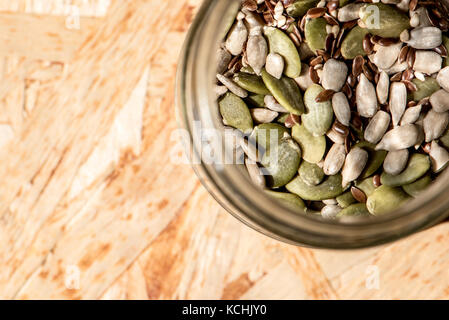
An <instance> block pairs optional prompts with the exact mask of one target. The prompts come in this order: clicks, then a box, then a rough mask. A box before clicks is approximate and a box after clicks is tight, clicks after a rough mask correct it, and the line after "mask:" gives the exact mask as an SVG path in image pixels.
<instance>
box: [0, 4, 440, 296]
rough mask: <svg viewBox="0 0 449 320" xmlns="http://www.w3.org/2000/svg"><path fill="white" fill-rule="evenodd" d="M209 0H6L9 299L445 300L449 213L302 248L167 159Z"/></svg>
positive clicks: (4, 154)
mask: <svg viewBox="0 0 449 320" xmlns="http://www.w3.org/2000/svg"><path fill="white" fill-rule="evenodd" d="M200 2H201V0H164V1H160V0H112V1H108V0H90V1H83V0H76V1H75V0H73V1H72V2H71V3H72V6H61V5H60V4H61V3H63V2H61V1H58V0H0V11H1V13H0V37H1V45H0V54H1V55H2V64H1V69H0V71H1V76H2V81H1V84H0V95H1V108H2V112H1V113H0V144H1V146H2V148H1V149H0V162H1V163H2V164H3V165H2V166H0V177H2V183H1V184H0V208H1V211H0V212H1V213H0V240H1V243H2V245H1V246H0V263H1V264H0V265H1V268H0V298H16V299H24V298H25V299H26V298H28V299H33V298H46V299H47V298H61V299H100V298H101V299H175V298H176V299H178V298H179V299H193V298H195V299H202V298H207V299H220V298H226V299H238V298H242V299H285V298H293V299H296V298H297V299H327V298H330V299H339V298H349V299H352V298H363V299H364V298H367V299H370V298H382V299H399V298H440V299H441V298H448V297H449V277H448V269H449V268H448V267H449V246H448V243H449V242H448V241H449V239H448V238H449V232H448V231H449V230H448V229H449V225H448V224H442V225H439V226H437V227H435V228H433V229H431V230H428V231H426V232H422V233H420V234H417V235H414V236H412V237H410V238H408V239H405V240H402V241H399V242H396V243H394V244H390V245H387V246H383V247H379V248H373V249H368V250H362V251H350V252H349V251H348V252H336V251H329V250H310V249H304V248H298V247H293V246H289V245H286V244H283V243H280V242H277V241H275V240H272V239H269V238H267V237H264V236H262V235H260V234H258V233H256V232H255V231H253V230H250V229H248V228H247V227H245V226H244V225H242V224H241V223H239V222H237V221H236V220H235V219H234V218H232V217H231V216H230V215H229V214H227V213H226V212H225V211H224V210H223V209H222V208H221V207H220V206H219V205H218V204H217V203H216V202H215V201H214V200H213V199H212V197H211V196H210V195H209V194H208V193H207V191H206V190H205V189H204V188H203V187H202V186H201V185H200V183H199V181H198V179H197V178H196V176H195V175H194V173H193V171H192V169H191V168H190V167H189V166H188V165H174V164H172V163H170V160H169V159H170V155H173V154H174V153H177V152H178V151H179V150H180V146H179V145H178V144H177V139H176V136H175V135H174V131H175V129H176V127H177V125H176V121H175V115H174V101H173V100H174V92H173V91H174V74H175V70H176V65H177V59H178V55H179V53H180V47H181V44H182V42H183V39H184V37H185V33H186V30H187V28H188V26H189V24H190V23H191V21H192V18H193V17H194V15H195V13H196V10H197V8H198V6H199V4H200ZM78 15H79V16H80V18H79V17H78Z"/></svg>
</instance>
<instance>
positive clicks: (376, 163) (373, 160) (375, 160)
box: [355, 141, 387, 179]
mask: <svg viewBox="0 0 449 320" xmlns="http://www.w3.org/2000/svg"><path fill="white" fill-rule="evenodd" d="M355 147H359V148H362V149H364V150H365V151H366V152H368V162H367V163H366V166H365V169H363V171H362V173H361V175H360V179H365V178H368V177H369V176H371V175H372V174H374V173H375V172H376V171H377V169H379V168H380V167H381V166H382V163H383V162H384V160H385V157H386V156H387V151H385V150H377V151H376V150H374V148H375V147H376V146H375V145H373V144H371V143H369V142H367V141H362V142H359V143H357V144H356V145H355Z"/></svg>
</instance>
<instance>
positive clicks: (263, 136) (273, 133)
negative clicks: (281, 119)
mask: <svg viewBox="0 0 449 320" xmlns="http://www.w3.org/2000/svg"><path fill="white" fill-rule="evenodd" d="M284 133H288V129H287V128H286V127H284V126H282V125H280V124H277V123H263V124H259V125H258V126H257V127H255V128H254V138H255V139H256V141H257V143H258V145H259V146H260V147H262V148H264V150H268V149H270V145H271V144H272V143H275V144H278V143H279V142H280V141H281V140H282V138H283V137H284ZM271 139H274V140H273V141H271Z"/></svg>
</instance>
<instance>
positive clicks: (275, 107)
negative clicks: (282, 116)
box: [263, 95, 288, 113]
mask: <svg viewBox="0 0 449 320" xmlns="http://www.w3.org/2000/svg"><path fill="white" fill-rule="evenodd" d="M263 101H264V103H265V107H267V108H268V109H270V110H272V111H276V112H282V113H286V112H288V111H287V109H285V108H284V107H283V106H281V105H280V104H279V103H278V102H277V101H276V99H275V98H274V97H273V96H270V95H267V96H265V97H264V98H263Z"/></svg>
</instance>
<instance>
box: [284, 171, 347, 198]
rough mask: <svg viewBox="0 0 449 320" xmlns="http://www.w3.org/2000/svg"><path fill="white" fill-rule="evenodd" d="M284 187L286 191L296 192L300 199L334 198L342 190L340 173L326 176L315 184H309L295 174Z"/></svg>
mask: <svg viewBox="0 0 449 320" xmlns="http://www.w3.org/2000/svg"><path fill="white" fill-rule="evenodd" d="M285 187H286V188H287V190H288V191H290V192H292V193H295V194H297V195H298V196H299V197H301V198H302V199H304V200H312V201H320V200H326V199H330V198H334V197H337V196H339V195H340V194H341V193H342V192H343V187H342V186H341V175H340V174H336V175H334V176H329V177H327V178H326V179H325V180H324V181H323V182H322V183H320V184H319V185H317V186H310V185H308V184H307V183H306V182H305V181H304V180H303V179H302V178H301V177H300V176H297V177H296V178H294V179H293V180H292V181H291V182H289V183H288V184H287V185H286V186H285Z"/></svg>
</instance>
